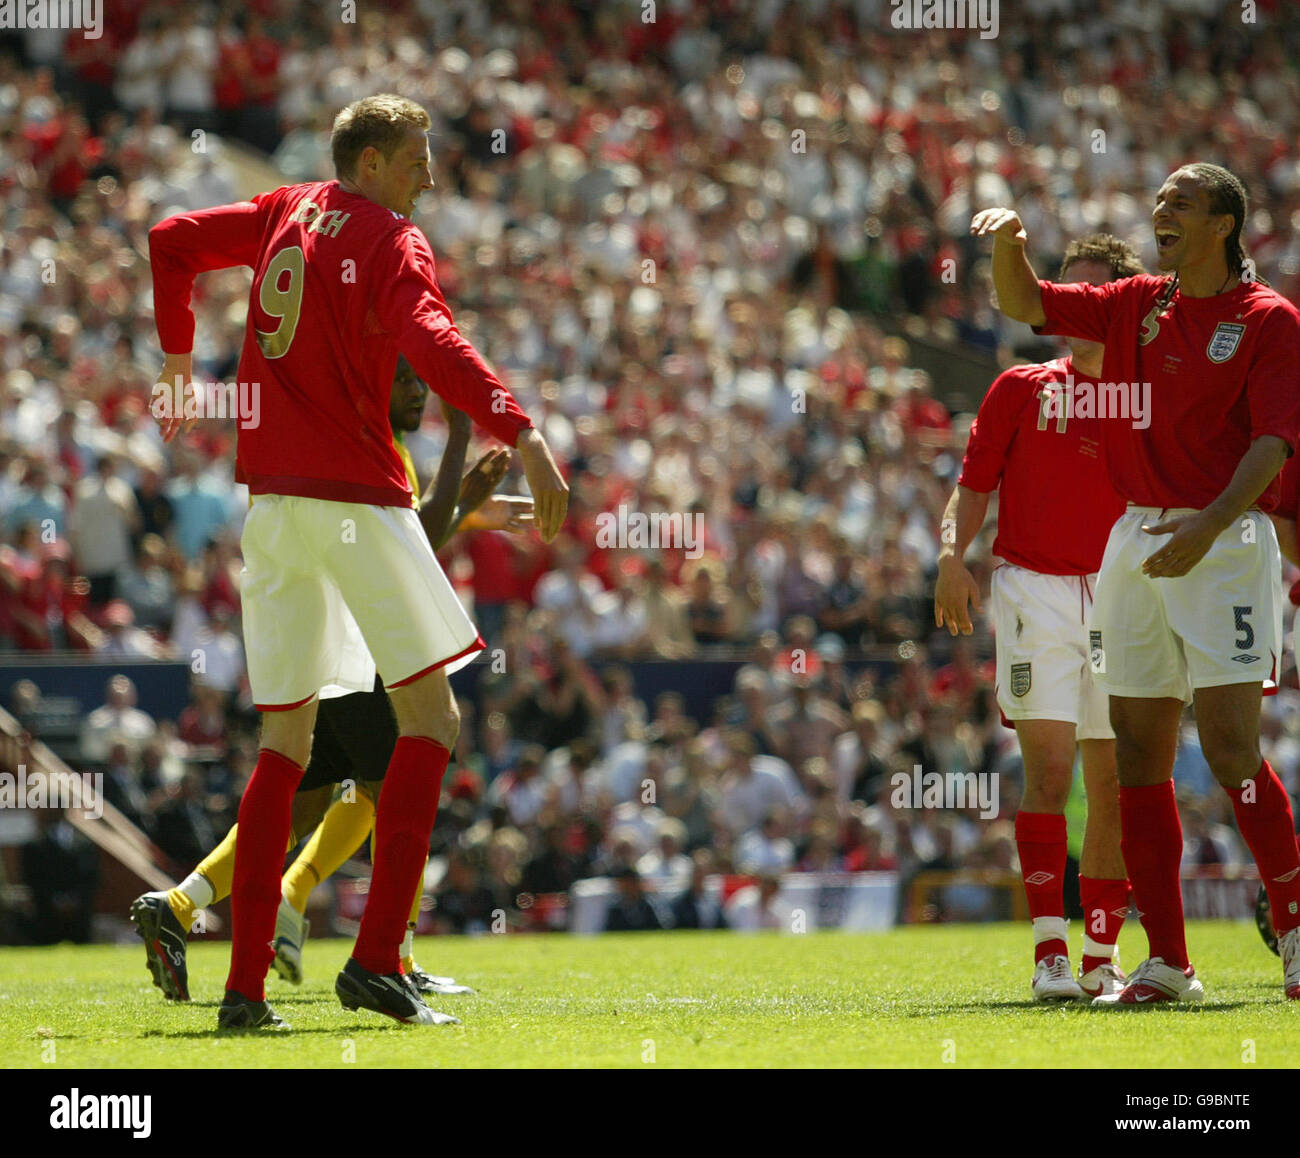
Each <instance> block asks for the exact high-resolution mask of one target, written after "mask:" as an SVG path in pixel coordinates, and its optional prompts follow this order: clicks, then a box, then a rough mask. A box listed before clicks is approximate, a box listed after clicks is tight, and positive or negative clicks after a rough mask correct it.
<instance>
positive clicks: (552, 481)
mask: <svg viewBox="0 0 1300 1158" xmlns="http://www.w3.org/2000/svg"><path fill="white" fill-rule="evenodd" d="M515 445H516V447H517V449H518V450H519V456H520V457H521V458H522V459H523V460H524V477H525V478H526V479H527V480H528V489H529V490H530V491H532V494H533V503H534V512H533V517H534V521H535V522H536V524H537V529H538V530H539V531H540V532H541V534H542V539H543V541H545V542H547V543H549V542H550V541H551V540H552V539H554V538H555V536H556V535H558V534H559V533H560V527H562V526H563V525H564V513H565V511H567V510H568V509H569V484H568V483H566V482H565V481H564V476H563V475H561V474H560V468H559V467H557V466H556V465H555V459H554V458H552V457H551V448H550V447H549V446H547V445H546V439H544V438H543V437H542V435H541V432H540V431H538V430H535V429H529V430H525V431H523V432H522V433H521V434H520V435H519V441H518V442H517V443H516V444H515Z"/></svg>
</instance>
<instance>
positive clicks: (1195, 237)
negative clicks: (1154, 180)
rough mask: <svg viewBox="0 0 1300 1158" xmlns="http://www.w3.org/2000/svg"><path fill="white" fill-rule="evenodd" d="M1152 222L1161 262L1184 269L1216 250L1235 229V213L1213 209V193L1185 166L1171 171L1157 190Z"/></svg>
mask: <svg viewBox="0 0 1300 1158" xmlns="http://www.w3.org/2000/svg"><path fill="white" fill-rule="evenodd" d="M1151 223H1152V225H1153V226H1154V228H1155V234H1156V254H1157V259H1156V260H1157V264H1158V265H1159V267H1160V268H1161V269H1162V270H1165V271H1168V270H1183V269H1186V268H1188V267H1189V266H1195V265H1199V264H1200V263H1202V262H1204V261H1207V260H1209V259H1210V258H1212V257H1213V256H1214V254H1215V251H1216V249H1217V248H1219V247H1220V246H1221V245H1222V243H1223V241H1224V239H1225V238H1226V237H1227V236H1228V234H1229V233H1231V232H1232V224H1233V221H1232V215H1231V214H1225V213H1211V212H1210V195H1209V193H1208V192H1207V191H1206V189H1205V188H1204V186H1203V185H1202V183H1201V181H1200V179H1199V178H1198V177H1196V176H1195V174H1193V173H1188V172H1186V171H1185V170H1183V169H1178V170H1175V171H1174V172H1173V173H1171V174H1169V177H1168V179H1167V180H1166V181H1165V183H1164V184H1163V185H1162V186H1161V187H1160V192H1159V193H1157V194H1156V207H1155V211H1154V212H1153V213H1152V214H1151Z"/></svg>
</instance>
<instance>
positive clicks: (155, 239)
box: [149, 190, 278, 354]
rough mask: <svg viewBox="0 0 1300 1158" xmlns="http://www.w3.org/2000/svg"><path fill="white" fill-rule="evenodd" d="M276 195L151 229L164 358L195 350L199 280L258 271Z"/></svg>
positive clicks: (220, 207)
mask: <svg viewBox="0 0 1300 1158" xmlns="http://www.w3.org/2000/svg"><path fill="white" fill-rule="evenodd" d="M277 192H278V190H277ZM274 196H275V193H259V194H258V195H257V196H256V197H254V198H253V200H252V201H238V202H236V203H235V204H233V205H218V206H217V207H216V208H214V209H196V210H194V211H193V212H192V213H177V214H175V215H174V216H172V217H168V218H166V219H164V220H162V221H160V222H158V224H157V225H155V226H154V227H153V228H152V229H151V230H149V265H150V267H151V269H152V270H153V308H154V321H155V324H156V325H157V327H158V342H159V344H160V345H161V346H162V349H163V353H165V354H188V353H189V352H190V350H192V349H193V348H194V311H193V310H192V309H191V308H190V295H191V293H192V292H193V290H194V279H195V277H196V276H198V275H199V274H201V273H204V272H206V271H207V270H210V269H229V268H231V267H232V266H236V265H247V266H249V267H254V266H256V264H257V250H258V243H259V242H260V240H261V237H262V230H263V225H264V223H265V221H266V205H267V202H268V201H269V200H270V199H271V198H273V197H274Z"/></svg>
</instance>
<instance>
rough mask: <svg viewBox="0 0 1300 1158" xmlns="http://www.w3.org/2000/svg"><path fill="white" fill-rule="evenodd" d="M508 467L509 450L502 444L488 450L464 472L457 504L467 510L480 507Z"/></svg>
mask: <svg viewBox="0 0 1300 1158" xmlns="http://www.w3.org/2000/svg"><path fill="white" fill-rule="evenodd" d="M509 469H510V452H509V451H508V450H506V448H505V447H503V446H496V447H493V448H492V449H491V450H489V451H488V452H487V453H486V454H485V455H484V456H483V457H482V458H480V459H479V460H478V462H476V463H475V464H474V465H473V466H472V467H470V468H469V470H467V471H466V472H465V477H464V478H463V479H461V480H460V498H459V499H458V500H457V506H459V507H460V509H461V510H462V511H465V512H469V511H473V510H476V509H477V508H479V507H481V506H482V505H483V504H484V503H485V502H487V500H488V499H489V498H491V497H492V492H493V491H494V490H496V489H497V487H498V486H499V485H500V484H501V480H502V479H503V478H505V477H506V472H507V471H509Z"/></svg>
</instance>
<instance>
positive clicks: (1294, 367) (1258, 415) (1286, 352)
mask: <svg viewBox="0 0 1300 1158" xmlns="http://www.w3.org/2000/svg"><path fill="white" fill-rule="evenodd" d="M1246 401H1247V403H1248V405H1249V406H1250V437H1251V440H1252V441H1253V440H1254V439H1256V438H1262V437H1263V436H1265V435H1270V434H1271V435H1274V436H1276V437H1277V438H1281V439H1283V440H1284V441H1285V442H1286V444H1287V446H1288V447H1289V448H1290V449H1291V450H1292V451H1294V450H1295V448H1296V439H1297V436H1298V435H1300V316H1297V315H1296V314H1295V313H1294V312H1293V311H1292V310H1289V309H1286V308H1285V307H1282V306H1278V307H1275V308H1273V309H1270V310H1269V311H1268V313H1267V314H1266V315H1265V317H1264V321H1263V325H1262V326H1261V328H1260V337H1259V341H1257V342H1256V343H1255V356H1254V360H1253V361H1252V362H1251V364H1250V369H1249V371H1248V372H1247V376H1246Z"/></svg>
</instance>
